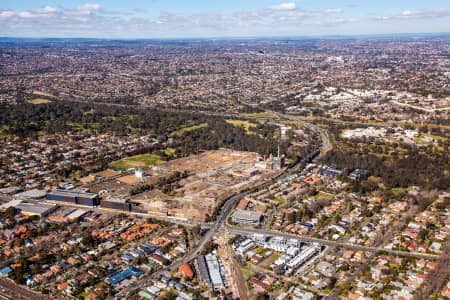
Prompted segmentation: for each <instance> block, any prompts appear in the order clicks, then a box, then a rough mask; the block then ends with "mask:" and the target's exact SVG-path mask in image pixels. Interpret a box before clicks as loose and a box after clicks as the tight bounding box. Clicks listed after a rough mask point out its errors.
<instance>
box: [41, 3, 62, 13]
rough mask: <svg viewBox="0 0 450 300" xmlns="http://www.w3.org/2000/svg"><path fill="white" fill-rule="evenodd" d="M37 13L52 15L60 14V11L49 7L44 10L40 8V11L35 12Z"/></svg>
mask: <svg viewBox="0 0 450 300" xmlns="http://www.w3.org/2000/svg"><path fill="white" fill-rule="evenodd" d="M35 12H37V13H42V14H52V13H57V12H59V10H58V9H57V8H55V7H52V6H48V5H47V6H44V7H43V8H39V9H37V10H35Z"/></svg>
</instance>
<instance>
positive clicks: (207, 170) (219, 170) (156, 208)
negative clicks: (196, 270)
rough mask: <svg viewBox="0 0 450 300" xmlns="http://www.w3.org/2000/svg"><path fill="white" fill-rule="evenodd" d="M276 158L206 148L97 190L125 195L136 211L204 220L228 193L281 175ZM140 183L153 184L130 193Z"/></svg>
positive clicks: (116, 180) (107, 183)
mask: <svg viewBox="0 0 450 300" xmlns="http://www.w3.org/2000/svg"><path fill="white" fill-rule="evenodd" d="M271 160H275V159H274V158H272V157H271V158H269V159H267V160H266V159H265V158H263V157H262V156H261V155H259V154H258V153H255V152H245V151H234V150H228V149H220V150H215V151H206V152H203V153H201V154H197V155H191V156H188V157H184V158H180V159H175V160H171V161H167V162H163V163H159V164H157V165H154V166H152V167H149V168H148V169H146V170H145V176H142V177H139V178H131V177H135V175H127V178H117V179H113V180H112V181H110V182H103V183H101V186H97V187H96V188H97V189H106V190H108V189H109V190H112V189H113V193H112V194H113V196H115V197H117V196H120V197H126V198H127V199H128V200H127V202H128V203H130V204H131V205H130V207H131V209H132V210H134V211H138V212H142V213H148V214H150V215H152V214H154V215H171V216H176V217H180V218H186V219H193V220H200V221H205V220H207V219H208V216H211V215H212V214H213V211H214V209H215V207H216V206H217V205H219V203H220V202H221V201H223V200H225V199H226V198H227V197H229V196H231V195H233V194H235V193H236V192H238V191H240V190H243V189H245V188H248V187H251V186H254V185H256V184H258V183H261V182H264V181H266V180H267V179H270V178H271V177H274V176H276V175H277V174H279V172H281V170H282V169H283V167H284V165H278V166H279V167H278V168H275V169H273V167H272V165H273V164H272V162H271ZM279 160H281V159H279ZM282 161H283V164H284V159H283V160H282ZM265 163H267V165H269V166H270V167H269V168H266V167H265ZM175 174H183V176H176V175H175ZM129 177H130V178H131V179H132V180H131V179H130V178H129ZM172 178H175V179H172ZM124 179H127V180H124ZM161 182H164V184H160V183H161ZM140 186H146V187H149V186H150V187H151V188H146V189H144V190H143V191H142V192H139V193H135V194H133V193H131V191H132V190H133V189H136V188H139V187H140ZM113 187H114V188H113ZM109 194H111V193H109ZM131 194H133V195H132V196H130V195H131Z"/></svg>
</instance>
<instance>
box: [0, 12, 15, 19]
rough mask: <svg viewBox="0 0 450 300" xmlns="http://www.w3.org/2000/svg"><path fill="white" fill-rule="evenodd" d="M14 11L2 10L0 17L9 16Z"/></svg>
mask: <svg viewBox="0 0 450 300" xmlns="http://www.w3.org/2000/svg"><path fill="white" fill-rule="evenodd" d="M14 15H15V13H14V12H13V11H10V10H3V11H1V12H0V18H9V17H12V16H14Z"/></svg>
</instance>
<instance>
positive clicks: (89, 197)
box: [46, 190, 99, 206]
mask: <svg viewBox="0 0 450 300" xmlns="http://www.w3.org/2000/svg"><path fill="white" fill-rule="evenodd" d="M46 199H47V200H53V201H62V202H71V203H74V204H78V205H85V206H96V205H98V204H99V199H98V195H97V194H93V193H84V192H75V191H64V190H52V191H50V192H49V193H47V196H46Z"/></svg>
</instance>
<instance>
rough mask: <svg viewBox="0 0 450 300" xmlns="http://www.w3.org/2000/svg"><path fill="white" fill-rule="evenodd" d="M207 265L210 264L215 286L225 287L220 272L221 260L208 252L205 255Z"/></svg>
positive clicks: (212, 280)
mask: <svg viewBox="0 0 450 300" xmlns="http://www.w3.org/2000/svg"><path fill="white" fill-rule="evenodd" d="M205 261H206V265H207V266H208V272H209V278H210V279H211V284H212V286H213V287H214V288H221V287H223V286H224V285H223V280H222V275H221V274H220V266H219V261H218V260H217V256H215V255H214V254H208V255H206V256H205Z"/></svg>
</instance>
